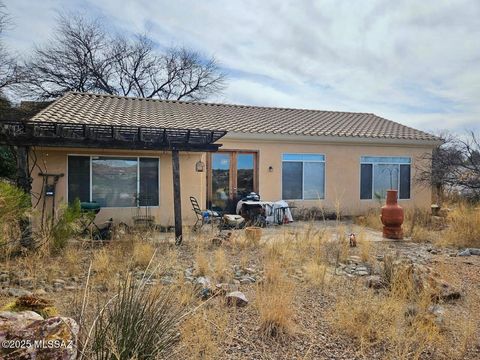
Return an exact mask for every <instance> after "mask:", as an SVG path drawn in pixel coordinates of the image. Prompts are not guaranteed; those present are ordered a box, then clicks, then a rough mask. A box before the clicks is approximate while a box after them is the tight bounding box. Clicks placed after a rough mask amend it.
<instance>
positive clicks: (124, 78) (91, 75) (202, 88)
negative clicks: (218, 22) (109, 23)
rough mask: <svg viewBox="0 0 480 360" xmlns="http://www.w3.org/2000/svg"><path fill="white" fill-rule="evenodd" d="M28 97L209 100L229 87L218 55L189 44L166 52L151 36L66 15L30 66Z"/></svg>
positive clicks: (27, 65) (27, 68)
mask: <svg viewBox="0 0 480 360" xmlns="http://www.w3.org/2000/svg"><path fill="white" fill-rule="evenodd" d="M24 70H25V74H26V79H25V81H24V82H23V84H22V91H23V95H24V96H28V97H32V96H34V97H37V98H41V99H54V98H57V97H59V96H61V95H62V94H64V93H65V92H68V91H82V92H94V93H104V94H112V95H124V96H137V97H143V98H157V99H174V100H193V101H198V100H203V99H206V98H208V97H209V96H211V95H212V94H218V93H219V92H221V91H222V89H223V88H224V86H225V74H224V73H223V72H222V71H221V70H220V68H219V66H218V64H217V62H216V61H215V59H214V58H213V57H212V58H210V59H206V60H205V59H204V58H202V56H201V55H200V54H199V53H197V52H195V51H192V50H189V49H186V48H175V49H169V50H166V51H163V52H160V51H158V50H157V49H156V47H155V45H154V43H153V42H152V40H150V39H149V38H148V37H146V36H136V37H134V38H129V39H127V38H125V37H121V36H117V35H112V34H110V33H108V32H107V31H106V30H105V29H104V27H103V26H102V25H101V23H100V21H99V20H93V21H90V20H88V19H86V18H84V17H82V16H80V15H62V16H60V17H59V19H58V24H57V27H56V31H55V34H54V36H53V38H52V39H51V40H50V41H49V42H48V44H46V45H43V46H38V47H37V48H36V49H35V51H34V54H33V56H32V57H31V59H30V60H29V61H27V62H26V63H25V66H24Z"/></svg>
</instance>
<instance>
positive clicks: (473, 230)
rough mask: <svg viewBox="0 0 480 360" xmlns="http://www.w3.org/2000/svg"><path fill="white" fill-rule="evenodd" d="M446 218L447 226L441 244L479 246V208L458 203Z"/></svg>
mask: <svg viewBox="0 0 480 360" xmlns="http://www.w3.org/2000/svg"><path fill="white" fill-rule="evenodd" d="M448 220H449V221H448V222H449V227H448V228H447V230H446V231H445V233H444V234H443V236H442V238H441V240H440V241H441V243H442V244H443V245H449V246H456V247H480V208H478V207H474V206H471V205H466V204H462V203H460V204H458V205H457V206H456V207H455V208H454V209H453V210H452V211H451V212H450V213H449V214H448Z"/></svg>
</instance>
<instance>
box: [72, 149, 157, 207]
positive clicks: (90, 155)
mask: <svg viewBox="0 0 480 360" xmlns="http://www.w3.org/2000/svg"><path fill="white" fill-rule="evenodd" d="M70 156H84V157H87V156H88V157H89V158H90V164H89V165H90V201H92V191H93V190H92V188H93V187H92V183H93V177H92V158H94V157H111V158H129V159H136V160H137V194H138V193H139V192H140V158H149V159H158V205H154V206H149V208H153V209H156V208H159V207H160V205H161V196H160V189H161V187H160V157H159V156H131V155H104V154H99V155H96V154H67V174H66V176H65V178H66V179H65V180H66V181H65V187H66V189H65V194H66V196H65V198H66V202H67V204H68V195H69V193H68V158H69V157H70ZM139 207H144V206H105V207H102V209H138V208H139Z"/></svg>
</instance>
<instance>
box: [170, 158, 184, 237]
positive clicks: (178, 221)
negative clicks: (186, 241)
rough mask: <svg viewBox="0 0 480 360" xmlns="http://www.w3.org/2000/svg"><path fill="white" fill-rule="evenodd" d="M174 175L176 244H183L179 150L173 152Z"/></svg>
mask: <svg viewBox="0 0 480 360" xmlns="http://www.w3.org/2000/svg"><path fill="white" fill-rule="evenodd" d="M172 175H173V213H174V218H175V244H177V245H180V244H181V243H182V240H183V239H182V237H183V232H182V195H181V190H180V156H179V153H178V150H172Z"/></svg>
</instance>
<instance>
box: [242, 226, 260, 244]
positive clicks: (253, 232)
mask: <svg viewBox="0 0 480 360" xmlns="http://www.w3.org/2000/svg"><path fill="white" fill-rule="evenodd" d="M245 235H246V237H247V239H248V240H249V241H252V242H254V243H258V242H259V241H260V239H261V238H262V228H260V227H257V226H249V227H246V228H245Z"/></svg>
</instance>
